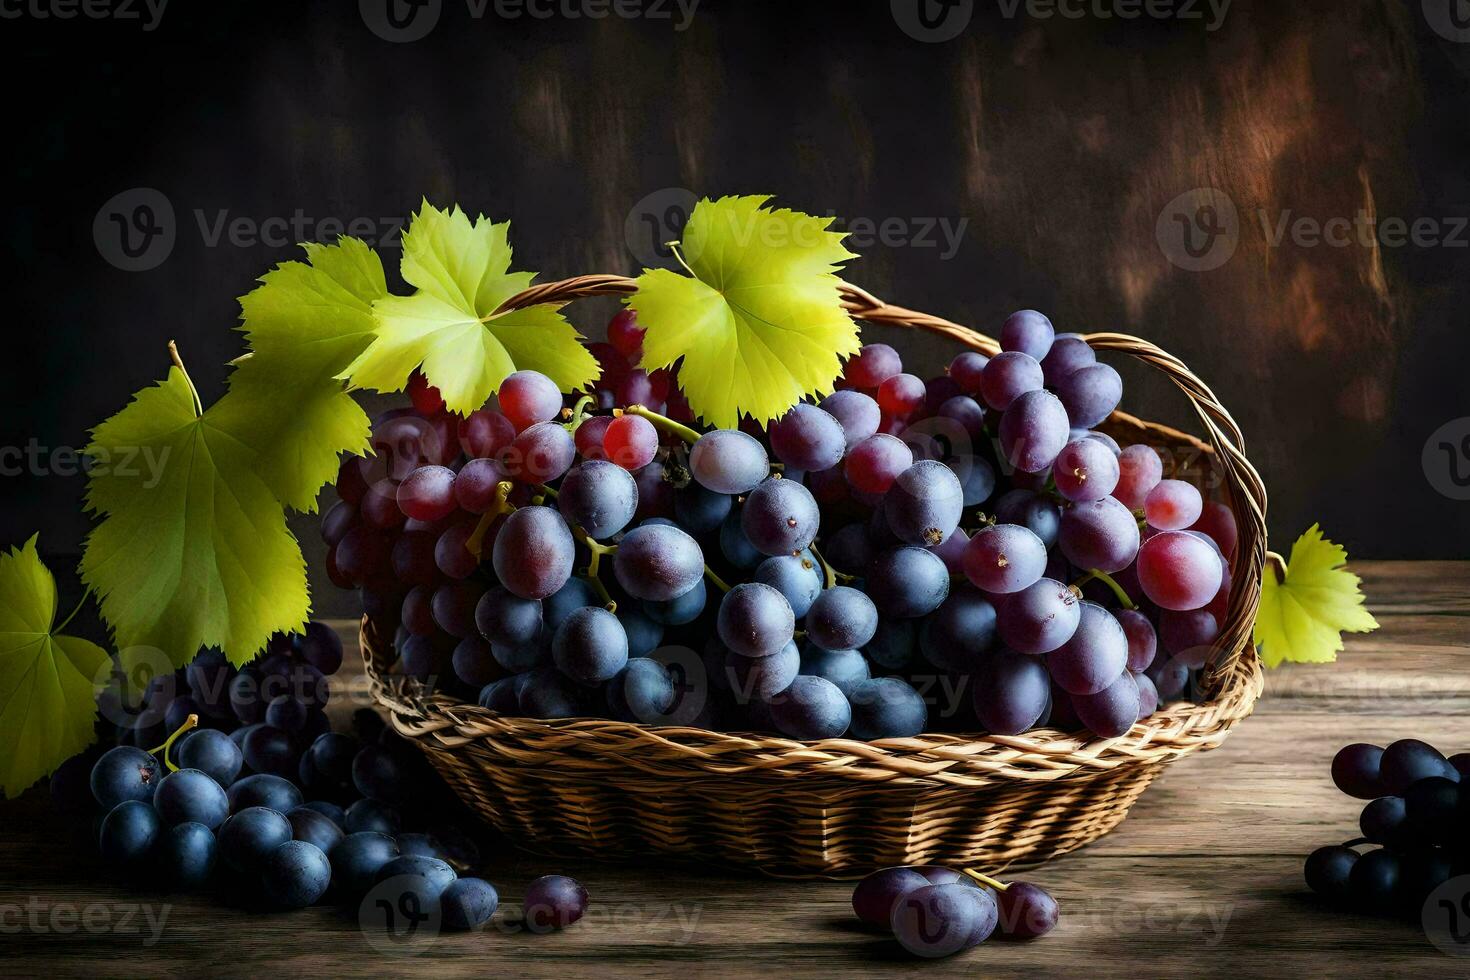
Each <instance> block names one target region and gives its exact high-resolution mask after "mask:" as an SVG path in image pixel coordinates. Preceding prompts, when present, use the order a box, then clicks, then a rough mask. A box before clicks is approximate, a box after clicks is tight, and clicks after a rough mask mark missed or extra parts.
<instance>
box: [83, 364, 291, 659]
mask: <svg viewBox="0 0 1470 980" xmlns="http://www.w3.org/2000/svg"><path fill="white" fill-rule="evenodd" d="M216 408H217V406H216ZM240 422H241V420H240V419H239V418H238V417H232V416H228V415H217V414H216V411H215V409H211V410H210V411H207V412H204V413H203V414H202V415H200V414H197V413H196V407H195V402H194V394H193V390H192V388H191V387H190V385H189V381H188V378H187V377H186V376H185V374H184V372H183V371H181V370H180V369H179V368H172V369H171V370H170V371H169V375H168V378H167V379H166V380H165V381H162V382H160V383H159V384H157V385H155V386H153V387H151V388H145V389H143V390H142V391H140V392H138V394H137V395H135V396H134V398H133V401H132V402H131V403H129V404H128V405H127V407H125V408H124V409H123V410H122V411H120V412H118V413H117V414H116V415H114V416H113V417H112V418H110V419H108V420H107V421H105V422H103V423H102V424H101V425H99V426H97V428H96V429H94V430H93V432H92V442H91V444H90V445H89V446H88V447H87V449H86V453H87V455H88V456H90V457H92V459H93V468H92V470H91V473H90V474H89V476H88V486H87V508H88V509H89V510H91V511H93V512H95V513H97V514H99V515H101V516H102V517H103V520H102V522H101V523H100V524H98V525H97V527H96V528H94V529H93V531H92V533H91V535H89V536H88V538H87V543H86V547H85V550H84V551H83V554H82V564H81V572H82V578H83V580H84V581H85V582H86V583H87V584H88V585H89V586H91V587H92V589H93V591H94V592H95V593H96V594H97V596H98V599H99V601H100V602H101V605H102V614H103V616H104V617H106V619H107V621H108V623H109V624H110V625H111V626H112V628H113V631H114V632H115V634H116V639H117V645H118V647H119V648H124V649H125V648H128V647H135V646H146V647H153V648H156V649H158V650H161V651H163V653H164V654H165V655H166V656H167V657H168V659H169V661H170V662H171V663H173V664H175V665H176V666H183V665H184V664H186V663H188V662H189V661H190V660H191V659H193V657H194V655H195V654H196V653H198V652H199V648H200V647H202V646H213V647H219V648H221V649H223V650H224V652H225V654H226V656H228V657H229V659H230V661H231V662H232V663H234V664H236V665H240V664H244V663H245V662H247V661H249V660H250V659H251V658H252V657H254V656H255V654H256V653H258V652H259V651H260V649H261V648H262V647H263V646H264V645H265V642H266V640H267V639H269V637H270V635H271V634H272V633H273V632H275V631H277V630H284V631H288V632H295V631H299V630H300V628H301V627H302V626H304V625H305V622H306V617H307V613H308V612H309V610H310V606H311V603H310V599H309V597H308V594H307V587H306V562H305V561H304V560H303V559H302V557H301V548H300V545H299V544H298V543H297V541H296V538H295V537H294V536H292V534H291V532H290V531H289V530H287V528H286V515H285V511H284V510H283V508H282V506H281V504H280V502H279V501H278V500H277V499H276V498H275V496H274V495H273V494H272V492H271V488H270V486H269V485H267V483H266V482H265V480H264V479H263V478H262V474H261V471H260V469H261V463H260V456H259V454H258V453H257V452H256V451H255V449H253V448H252V443H251V439H252V438H253V436H254V434H253V433H251V432H249V431H248V430H244V429H240V428H236V426H238V425H239V424H240Z"/></svg>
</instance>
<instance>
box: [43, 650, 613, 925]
mask: <svg viewBox="0 0 1470 980" xmlns="http://www.w3.org/2000/svg"><path fill="white" fill-rule="evenodd" d="M341 663H342V642H341V639H340V638H339V637H338V636H337V634H336V633H335V632H334V631H333V630H332V629H331V628H330V627H329V626H327V625H326V624H324V623H319V622H311V623H308V624H307V625H306V627H305V631H304V632H303V633H300V634H296V635H292V636H287V635H277V636H275V637H273V638H272V640H271V642H270V644H269V645H268V647H267V650H266V652H265V653H264V654H263V655H262V656H261V657H260V658H259V659H258V660H256V661H253V662H252V663H250V664H248V665H246V666H245V667H244V668H242V669H238V670H237V669H236V668H234V667H233V666H232V665H231V664H229V662H228V661H226V660H225V659H224V657H223V656H221V655H219V654H218V651H204V652H202V653H201V654H200V655H199V656H198V657H197V658H196V659H195V660H194V661H192V662H191V663H190V664H189V665H188V667H187V668H185V669H184V670H183V671H180V672H179V673H178V674H172V673H162V674H160V675H158V676H156V677H154V678H152V679H151V680H150V681H149V682H148V684H147V685H146V687H145V689H144V690H143V691H140V692H138V696H137V697H135V698H129V697H126V696H125V695H126V692H127V686H126V685H125V684H117V685H112V686H110V687H109V688H108V691H107V696H110V697H112V698H114V699H115V700H117V701H118V702H119V703H118V704H115V705H112V706H111V708H114V709H119V710H126V711H127V712H128V713H126V714H123V715H117V714H114V713H113V712H112V711H111V710H108V708H107V706H105V707H104V716H107V717H111V718H113V719H114V722H115V724H116V726H117V730H116V732H115V733H114V734H115V739H109V741H115V742H116V743H117V744H115V745H114V746H113V747H112V748H110V749H107V750H106V751H101V749H100V747H99V748H97V749H95V750H91V751H88V752H85V753H82V754H81V755H78V756H76V757H74V758H73V759H70V760H68V761H67V762H66V763H64V764H63V765H62V766H61V767H60V768H59V769H58V770H57V772H56V773H55V774H54V775H53V776H52V779H51V793H52V798H53V799H54V800H55V801H56V803H57V804H58V805H59V806H60V808H61V809H62V811H63V812H64V813H66V814H69V815H71V816H74V817H80V818H83V819H87V820H90V821H91V824H90V828H91V832H92V835H93V839H94V840H95V841H96V842H97V846H98V849H99V851H100V853H101V856H102V860H103V866H104V868H105V869H106V870H107V871H108V873H110V874H112V875H114V876H116V877H118V878H120V879H121V880H123V881H125V882H127V883H129V884H131V885H134V886H136V887H139V888H144V889H151V890H159V891H212V892H214V893H217V894H219V895H221V896H222V897H223V898H225V899H226V900H227V901H230V902H232V903H235V904H240V905H245V906H247V907H263V908H268V909H282V910H284V909H298V908H303V907H306V906H309V905H314V904H317V903H318V902H320V901H323V900H331V901H335V902H339V903H342V904H345V905H347V906H348V907H350V908H353V909H356V908H357V904H358V903H359V902H361V901H362V900H363V898H364V896H365V895H368V894H369V893H372V894H373V895H375V896H378V897H386V900H388V901H389V902H391V903H393V904H394V907H395V908H397V907H403V908H411V909H413V910H415V911H416V913H417V914H418V915H419V916H420V917H421V918H422V919H424V920H425V921H429V920H431V919H432V921H434V922H436V923H439V924H441V925H442V928H445V929H477V928H480V927H482V926H483V925H484V924H485V923H486V922H488V921H489V919H490V917H491V916H492V915H493V914H494V912H495V910H496V908H497V907H498V905H499V894H498V892H497V891H496V889H495V887H494V886H493V885H491V884H490V883H489V882H487V881H484V880H483V879H480V878H476V877H469V876H461V875H460V874H459V872H460V871H465V870H469V869H472V868H473V867H475V866H476V865H477V864H478V863H479V853H480V852H479V847H478V845H477V843H476V842H475V840H474V838H473V837H471V836H470V835H468V834H466V833H465V832H463V831H462V830H460V829H459V828H458V826H457V825H456V824H455V823H453V822H451V821H448V820H446V819H445V816H446V814H450V813H453V812H457V811H459V810H460V807H459V805H458V804H457V803H456V802H455V801H454V799H453V797H452V795H451V794H449V793H448V792H447V791H446V790H445V789H444V787H443V784H442V783H440V782H439V781H438V780H437V779H436V778H435V777H434V776H433V774H432V772H431V770H430V769H429V767H428V765H427V764H426V763H425V762H424V759H423V756H422V755H421V754H420V753H419V752H418V751H417V750H416V749H414V748H413V747H412V746H411V745H409V744H408V743H407V742H405V741H404V740H403V739H402V738H400V737H399V736H397V735H396V734H395V733H393V732H392V731H391V730H390V729H388V728H386V726H385V725H384V723H383V721H382V719H381V718H379V717H378V715H377V714H376V713H374V712H373V711H372V710H371V709H368V708H361V709H358V711H356V712H355V713H354V715H353V719H352V721H353V726H352V727H353V734H347V733H345V732H335V731H332V730H331V725H330V723H329V722H328V720H327V716H326V713H325V711H324V709H325V707H326V704H327V701H328V699H329V697H330V688H329V685H328V682H327V681H326V675H329V674H333V673H336V671H337V669H338V668H339V667H340V666H341ZM170 733H172V734H170ZM154 740H157V742H158V743H159V744H157V745H155V744H153V742H154ZM456 869H458V870H456ZM586 907H587V895H586V892H585V890H584V889H583V888H582V886H581V885H580V884H578V883H577V882H575V881H574V880H572V879H570V878H566V877H564V876H560V875H550V876H547V877H544V878H540V879H537V880H536V881H535V882H533V883H532V884H531V886H530V887H529V888H528V890H527V895H526V900H525V924H526V926H527V928H530V929H531V930H532V931H540V932H546V931H550V930H552V929H556V928H561V927H563V926H565V925H568V924H570V923H571V922H574V921H576V920H577V919H579V918H581V916H582V914H583V912H585V910H586ZM431 910H432V911H431Z"/></svg>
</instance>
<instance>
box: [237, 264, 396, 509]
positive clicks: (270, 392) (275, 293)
mask: <svg viewBox="0 0 1470 980" xmlns="http://www.w3.org/2000/svg"><path fill="white" fill-rule="evenodd" d="M304 248H305V249H306V256H307V260H308V261H307V262H283V263H282V264H281V265H279V266H277V267H276V268H275V269H273V270H271V271H270V272H268V273H266V274H265V275H264V276H262V277H261V280H260V283H261V284H260V285H259V286H257V287H256V288H255V289H254V290H252V291H251V292H250V293H248V294H246V295H245V296H242V297H241V298H240V309H241V315H242V318H243V320H244V325H243V328H242V329H243V330H244V332H245V336H246V339H247V340H248V341H249V343H250V348H251V350H250V353H249V354H248V355H246V356H245V357H243V358H241V359H240V360H239V361H238V362H237V365H236V368H235V370H234V372H233V373H232V374H231V375H230V390H229V392H228V393H227V394H226V395H225V396H224V397H223V398H221V399H220V400H219V402H218V404H216V405H215V406H214V409H213V413H214V415H215V417H216V418H217V419H218V420H219V421H220V424H221V425H223V426H225V427H226V428H228V429H230V430H231V431H235V432H241V433H248V434H249V438H250V443H251V445H252V446H254V448H255V450H256V453H257V454H258V457H259V463H260V467H259V470H258V472H259V474H260V477H261V478H262V479H263V480H265V482H266V484H267V485H268V486H269V487H270V488H271V492H272V493H274V494H275V496H276V498H277V499H278V500H280V501H281V502H282V503H284V504H285V505H286V506H287V507H290V508H292V509H294V510H299V511H305V512H307V513H311V512H312V511H315V510H316V498H317V491H319V490H320V489H321V487H322V484H324V483H326V482H328V481H329V480H331V479H332V478H333V477H335V476H336V474H337V464H338V454H340V453H361V452H363V451H364V450H365V449H366V448H367V445H368V433H369V428H370V423H369V421H368V417H367V414H366V413H365V412H363V410H362V408H361V407H359V406H358V404H357V402H356V401H355V400H354V399H353V397H352V396H351V395H349V394H348V393H347V391H346V390H345V389H344V388H343V386H342V382H341V381H339V380H337V375H338V374H340V373H341V372H342V371H343V369H345V368H346V367H347V365H348V364H350V363H352V361H353V359H354V358H356V357H357V356H358V355H359V354H361V353H362V352H363V351H364V350H365V349H366V348H367V346H368V344H369V342H371V340H372V338H373V330H374V326H375V320H374V318H373V303H374V302H375V301H376V300H379V299H382V298H383V297H385V296H387V295H388V287H387V285H386V283H385V282H384V279H383V263H382V261H381V260H380V259H379V258H378V256H377V253H376V252H374V251H373V250H372V249H370V248H368V247H367V245H366V244H365V243H364V242H362V241H361V240H359V239H356V238H342V239H340V240H339V241H338V242H337V244H335V245H315V244H309V245H306V246H304Z"/></svg>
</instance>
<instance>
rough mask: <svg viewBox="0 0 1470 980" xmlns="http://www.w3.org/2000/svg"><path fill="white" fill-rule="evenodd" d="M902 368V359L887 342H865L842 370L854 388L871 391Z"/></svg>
mask: <svg viewBox="0 0 1470 980" xmlns="http://www.w3.org/2000/svg"><path fill="white" fill-rule="evenodd" d="M902 370H903V359H902V358H900V357H899V356H898V351H896V350H894V349H893V348H892V347H889V346H888V345H887V344H865V345H863V347H861V348H859V350H858V352H857V353H856V354H854V355H853V357H852V359H851V360H850V361H848V362H847V365H846V367H844V368H843V370H842V376H843V378H845V379H846V380H847V381H848V383H850V384H851V385H852V386H853V387H854V388H865V389H867V390H868V391H872V390H873V389H874V388H877V387H878V386H879V385H881V384H882V383H883V382H885V381H887V380H888V379H889V378H891V377H893V376H894V375H896V374H898V373H899V372H900V371H902Z"/></svg>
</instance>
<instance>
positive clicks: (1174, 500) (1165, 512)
mask: <svg viewBox="0 0 1470 980" xmlns="http://www.w3.org/2000/svg"><path fill="white" fill-rule="evenodd" d="M1203 506H1204V501H1203V500H1202V499H1201V498H1200V495H1199V491H1198V490H1196V489H1195V488H1194V487H1193V486H1191V485H1190V484H1188V483H1185V482H1184V481H1183V480H1160V481H1159V482H1158V484H1157V485H1156V486H1155V487H1154V488H1153V489H1152V490H1150V491H1149V492H1148V496H1147V497H1145V498H1144V500H1143V513H1144V516H1145V517H1147V518H1148V522H1149V524H1151V525H1152V526H1154V527H1156V528H1158V529H1159V530H1160V531H1180V530H1183V529H1184V528H1187V527H1190V526H1191V525H1193V524H1194V522H1195V521H1197V520H1199V516H1200V511H1201V509H1202V507H1203Z"/></svg>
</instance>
